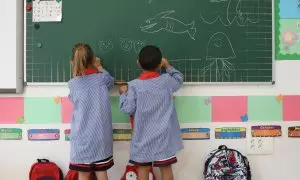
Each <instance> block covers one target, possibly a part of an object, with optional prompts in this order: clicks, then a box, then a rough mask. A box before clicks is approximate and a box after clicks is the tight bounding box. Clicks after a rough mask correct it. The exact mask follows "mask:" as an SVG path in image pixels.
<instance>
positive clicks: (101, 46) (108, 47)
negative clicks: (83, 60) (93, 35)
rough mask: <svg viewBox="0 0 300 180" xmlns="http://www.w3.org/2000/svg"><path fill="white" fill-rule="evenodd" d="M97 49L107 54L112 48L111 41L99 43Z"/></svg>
mask: <svg viewBox="0 0 300 180" xmlns="http://www.w3.org/2000/svg"><path fill="white" fill-rule="evenodd" d="M98 47H99V49H100V51H101V52H109V51H111V50H112V49H113V48H114V45H113V43H112V42H111V40H106V41H99V42H98Z"/></svg>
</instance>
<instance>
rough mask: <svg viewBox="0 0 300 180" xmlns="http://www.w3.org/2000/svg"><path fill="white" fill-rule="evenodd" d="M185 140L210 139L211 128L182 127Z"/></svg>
mask: <svg viewBox="0 0 300 180" xmlns="http://www.w3.org/2000/svg"><path fill="white" fill-rule="evenodd" d="M181 136H182V139H183V140H204V139H210V129H209V128H183V129H181Z"/></svg>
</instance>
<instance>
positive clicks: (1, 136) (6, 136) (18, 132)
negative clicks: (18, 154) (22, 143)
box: [0, 128, 22, 140]
mask: <svg viewBox="0 0 300 180" xmlns="http://www.w3.org/2000/svg"><path fill="white" fill-rule="evenodd" d="M21 139H22V129H19V128H1V129H0V140H21Z"/></svg>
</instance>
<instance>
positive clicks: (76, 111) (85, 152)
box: [69, 71, 113, 164]
mask: <svg viewBox="0 0 300 180" xmlns="http://www.w3.org/2000/svg"><path fill="white" fill-rule="evenodd" d="M112 87H113V78H112V77H111V76H110V75H109V73H108V72H106V71H103V72H102V73H96V74H90V75H83V76H79V77H75V78H73V79H71V80H70V81H69V88H70V95H69V99H70V100H71V102H72V103H73V113H72V121H71V155H70V163H73V164H85V163H92V162H95V161H100V160H103V159H106V158H109V157H111V156H112V155H113V137H112V116H111V107H110V100H109V90H110V89H111V88H112Z"/></svg>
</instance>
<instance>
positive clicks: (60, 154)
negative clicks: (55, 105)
mask: <svg viewBox="0 0 300 180" xmlns="http://www.w3.org/2000/svg"><path fill="white" fill-rule="evenodd" d="M0 33H1V34H2V33H3V31H2V29H0ZM299 67H300V61H278V62H276V63H275V69H274V71H275V72H274V74H275V80H276V83H275V85H262V86H256V85H210V86H207V85H189V86H184V87H183V88H182V89H181V90H180V91H179V92H178V93H176V96H238V95H245V96H250V95H271V96H276V95H278V94H279V93H281V94H289V95H291V94H295V95H300V83H299V77H300V71H299ZM66 95H68V89H67V87H66V86H65V85H62V86H27V87H26V88H25V92H24V94H21V95H15V94H0V97H7V96H11V97H16V96H20V97H56V96H66ZM111 95H117V88H115V89H114V90H113V91H112V92H111ZM0 111H1V110H0ZM258 124H266V123H193V124H182V125H181V126H182V127H207V128H211V140H203V141H185V142H184V143H185V149H184V150H183V151H182V152H180V153H179V154H178V159H179V163H178V164H176V165H175V166H174V172H175V177H176V178H175V179H177V180H199V179H203V177H202V172H203V167H204V161H205V159H206V156H207V155H208V153H209V152H210V151H211V150H213V149H215V148H217V147H218V146H219V145H221V144H226V145H227V146H229V147H231V148H236V149H238V150H240V151H241V152H242V153H244V154H245V153H246V139H241V140H215V139H214V131H213V129H214V128H215V127H226V126H227V127H232V126H233V127H235V126H237V127H247V130H248V131H249V130H250V127H251V125H258ZM268 124H279V125H282V130H283V132H282V133H283V136H282V137H278V138H275V142H274V153H273V154H272V155H255V156H254V155H253V156H248V157H249V160H250V164H251V169H252V174H253V180H298V179H299V177H298V176H299V173H298V171H299V170H298V169H299V167H298V162H299V161H300V155H299V148H300V140H299V139H291V138H288V137H287V127H288V126H293V125H300V123H298V122H278V121H276V122H274V123H273V122H269V123H268ZM0 127H9V128H12V127H18V128H22V129H23V137H24V138H23V140H22V141H0V147H1V148H0V179H1V180H27V179H28V173H29V169H30V166H31V165H32V163H34V162H35V159H36V158H49V159H50V160H52V161H54V162H56V163H57V164H58V165H59V166H60V167H61V168H62V169H63V171H64V173H66V172H67V169H68V159H69V157H68V155H69V142H66V141H64V138H63V137H62V138H61V139H60V140H59V141H51V142H50V141H47V142H30V141H28V140H27V139H26V130H27V129H32V128H58V129H60V130H61V132H63V131H64V130H65V129H67V128H69V125H68V124H59V125H38V124H37V125H26V124H22V125H21V124H19V125H0ZM114 127H116V128H124V127H127V128H128V127H129V125H128V124H116V125H114ZM248 135H250V132H248ZM114 153H115V154H114V156H115V163H116V165H115V166H114V167H113V168H112V169H111V170H110V171H109V177H110V179H111V180H118V179H120V177H121V175H122V174H123V172H124V168H125V165H126V163H127V161H128V153H129V142H115V143H114Z"/></svg>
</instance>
